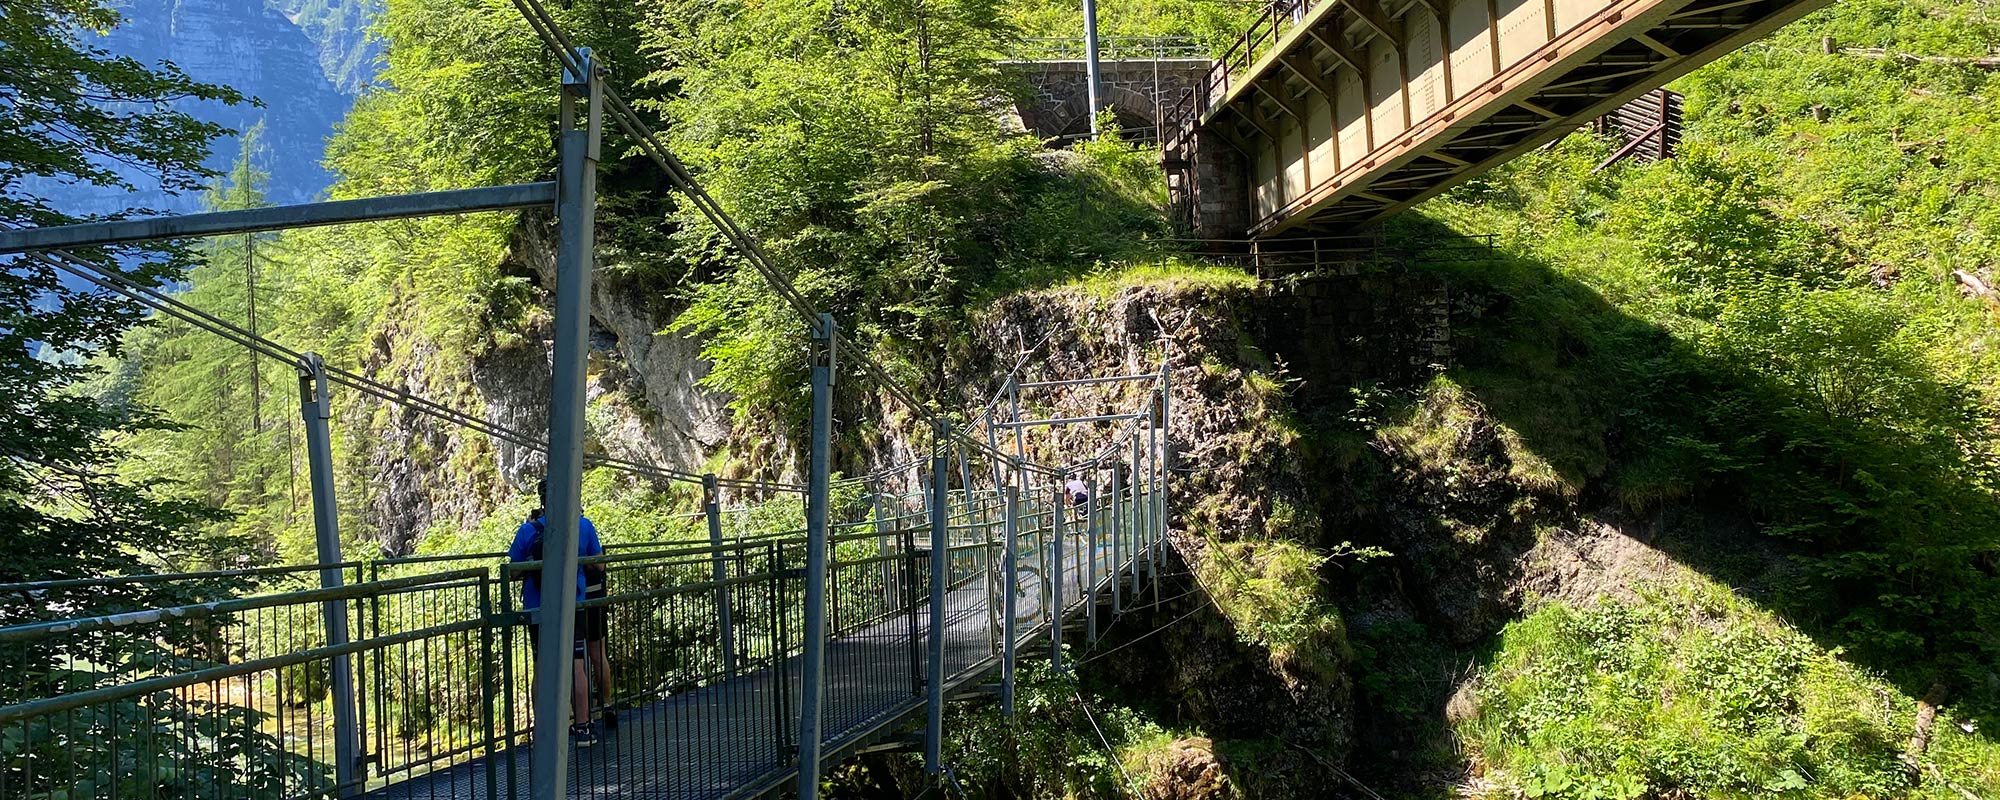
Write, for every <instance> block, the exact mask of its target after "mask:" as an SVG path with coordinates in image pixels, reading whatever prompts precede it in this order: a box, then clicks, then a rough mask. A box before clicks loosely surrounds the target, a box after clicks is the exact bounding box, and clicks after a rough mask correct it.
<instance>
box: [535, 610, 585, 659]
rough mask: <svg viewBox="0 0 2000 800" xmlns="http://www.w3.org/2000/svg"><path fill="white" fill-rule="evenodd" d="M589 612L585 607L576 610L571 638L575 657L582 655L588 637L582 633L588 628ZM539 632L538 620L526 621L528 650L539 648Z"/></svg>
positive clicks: (540, 627) (540, 629) (540, 630)
mask: <svg viewBox="0 0 2000 800" xmlns="http://www.w3.org/2000/svg"><path fill="white" fill-rule="evenodd" d="M589 613H590V612H589V610H587V609H581V608H579V609H577V610H576V631H575V634H574V636H573V637H572V638H574V639H575V642H574V644H575V645H576V657H577V658H582V657H583V652H584V645H585V643H586V642H588V641H589V639H588V638H587V637H586V636H584V633H585V632H586V631H588V630H589V629H590V623H589V616H588V615H589ZM536 616H539V615H536ZM530 619H533V617H532V616H531V617H530ZM541 632H542V625H541V623H539V622H529V623H528V649H529V650H530V651H535V650H540V649H541V635H540V634H541Z"/></svg>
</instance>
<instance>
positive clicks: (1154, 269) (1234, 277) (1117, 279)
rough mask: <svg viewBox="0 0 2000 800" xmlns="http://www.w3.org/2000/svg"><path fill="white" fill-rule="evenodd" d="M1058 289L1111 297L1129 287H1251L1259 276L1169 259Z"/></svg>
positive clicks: (1099, 274)
mask: <svg viewBox="0 0 2000 800" xmlns="http://www.w3.org/2000/svg"><path fill="white" fill-rule="evenodd" d="M1056 288H1057V289H1060V290H1066V291H1072V292H1081V293H1083V294H1087V295H1090V296H1092V297H1098V298H1104V299H1109V298H1112V297H1116V296H1117V295H1118V293H1119V292H1123V291H1125V290H1127V289H1165V290H1167V291H1172V292H1186V291H1194V290H1199V289H1238V290H1249V289H1255V288H1257V277H1256V276H1254V275H1251V274H1250V273H1248V272H1245V271H1244V270H1243V269H1242V268H1241V267H1234V266H1229V265H1226V264H1214V263H1208V262H1201V261H1190V260H1184V259H1180V258H1169V259H1165V260H1161V261H1150V262H1145V263H1137V264H1128V265H1122V266H1116V267H1108V268H1103V269H1099V270H1096V271H1093V272H1091V273H1089V274H1087V275H1083V276H1080V277H1077V278H1074V279H1072V280H1070V281H1068V282H1066V283H1062V284H1059V285H1057V287H1056Z"/></svg>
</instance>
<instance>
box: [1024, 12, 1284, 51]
mask: <svg viewBox="0 0 2000 800" xmlns="http://www.w3.org/2000/svg"><path fill="white" fill-rule="evenodd" d="M1257 10H1258V9H1257V7H1256V6H1255V5H1254V4H1250V3H1236V2H1228V0H1182V1H1181V2H1172V3H1163V2H1156V0H1106V2H1101V3H1098V4H1097V30H1098V34H1099V35H1100V36H1106V37H1111V36H1187V37H1192V38H1193V39H1195V40H1196V41H1198V42H1201V43H1202V44H1205V45H1207V46H1208V48H1209V50H1210V52H1211V53H1213V54H1215V55H1220V54H1221V53H1222V51H1223V50H1225V49H1227V48H1228V47H1229V44H1230V43H1231V42H1233V41H1235V40H1236V38H1237V37H1239V36H1242V35H1243V31H1244V30H1246V29H1248V28H1249V26H1250V21H1251V20H1252V19H1254V18H1255V16H1256V14H1257ZM1007 16H1008V18H1009V19H1010V20H1011V21H1012V22H1013V24H1014V25H1015V27H1017V28H1018V29H1019V30H1020V31H1021V32H1022V35H1024V36H1031V37H1063V38H1080V37H1082V36H1083V10H1082V7H1081V5H1079V4H1077V3H1065V2H1056V1H1055V0H1021V2H1014V3H1009V4H1008V5H1007Z"/></svg>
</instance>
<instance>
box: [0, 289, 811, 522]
mask: <svg viewBox="0 0 2000 800" xmlns="http://www.w3.org/2000/svg"><path fill="white" fill-rule="evenodd" d="M27 256H28V257H29V258H32V259H34V260H37V261H40V262H41V263H44V264H47V265H49V266H52V267H54V268H56V269H58V270H61V271H63V272H66V273H69V274H71V275H74V276H76V277H79V278H82V279H84V280H86V281H89V282H91V283H93V284H95V285H98V286H102V287H104V288H106V289H109V290H111V291H112V292H115V293H117V294H119V295H121V296H123V297H126V298H128V299H131V300H133V301H135V302H138V303H139V304H141V305H144V306H146V307H148V308H151V309H154V310H156V311H159V312H161V313H164V314H167V315H169V316H172V317H174V318H176V319H179V320H181V321H183V322H186V323H188V324H190V325H193V326H195V327H197V328H200V329H202V330H205V331H207V332H209V333H212V334H214V335H216V336H219V337H222V338H223V339H225V340H227V341H230V342H232V343H234V344H237V345H239V346H241V347H244V348H246V349H249V350H251V351H253V352H256V353H259V354H261V355H265V356H269V357H271V358H277V359H285V360H289V361H291V362H292V363H295V364H296V363H300V362H303V361H304V360H305V354H304V353H301V352H299V351H297V350H294V349H292V348H290V347H287V346H285V345H283V344H280V343H278V342H276V341H273V340H271V339H269V338H266V337H264V336H260V335H257V334H252V333H250V332H249V331H246V330H244V329H243V328H241V327H239V326H237V325H236V324H235V323H232V322H230V321H228V320H225V319H222V318H221V317H218V316H216V315H214V314H211V313H209V312H207V311H204V310H202V309H200V308H196V307H194V306H192V305H189V304H187V303H185V302H182V301H180V300H178V299H176V298H174V297H173V296H171V295H169V294H167V293H165V292H161V291H159V290H157V289H154V288H152V287H149V286H146V285H144V284H141V283H138V282H137V281H134V280H132V279H131V278H129V277H127V276H125V275H124V274H123V273H121V272H119V271H118V270H116V269H113V268H110V267H106V266H103V265H99V264H95V263H92V262H90V261H87V260H85V259H81V258H78V257H76V256H75V255H74V254H71V253H69V252H66V251H60V250H57V251H49V252H43V253H30V254H27ZM323 366H324V369H325V370H326V372H327V378H328V380H330V381H332V382H334V383H337V384H340V385H342V386H345V387H348V388H350V389H354V390H355V391H358V392H361V393H363V394H366V395H368V396H370V397H374V398H376V399H379V400H382V401H384V402H389V403H393V404H397V405H401V406H404V407H407V408H410V409H413V410H416V411H417V412H419V413H422V414H425V415H426V416H430V417H433V418H435V419H438V420H440V421H443V422H447V423H450V424H454V425H458V426H460V427H463V428H466V429H469V430H472V431H474V432H476V433H481V434H484V435H486V436H488V437H491V438H493V439H496V440H499V441H504V442H508V443H511V444H515V445H519V446H522V447H526V448H529V449H532V450H538V451H546V450H547V449H548V445H547V443H545V442H543V441H542V440H541V439H539V438H536V437H535V436H532V435H530V434H527V433H524V432H521V431H517V430H514V429H511V428H507V427H505V426H502V425H499V424H496V423H493V422H490V421H488V420H485V419H482V418H480V417H476V416H473V415H470V414H467V413H465V412H463V411H459V410H458V409H455V408H452V407H450V406H446V405H443V404H441V403H437V402H435V401H432V400H430V399H427V398H425V397H422V396H419V395H416V394H413V393H411V392H410V391H408V390H406V389H399V388H396V387H393V386H389V385H387V384H384V383H381V382H379V381H376V380H373V379H370V378H367V377H365V376H362V375H360V374H357V373H354V372H350V371H348V370H344V369H340V368H338V367H333V366H327V365H323ZM585 463H587V464H589V465H592V466H601V467H608V468H611V469H615V470H618V471H622V472H626V473H631V474H640V475H645V476H648V477H654V478H662V479H666V480H670V481H679V482H686V483H700V482H701V481H702V476H701V475H698V474H695V473H691V472H687V471H684V470H677V469H673V468H670V467H663V466H659V465H656V464H647V463H643V462H638V461H632V460H629V459H619V458H610V457H606V456H586V458H585ZM717 483H718V484H720V485H724V486H728V487H730V488H735V489H755V490H763V491H776V492H797V491H804V489H805V487H803V486H799V485H797V484H789V483H780V482H773V481H755V480H746V479H740V478H723V479H718V481H717Z"/></svg>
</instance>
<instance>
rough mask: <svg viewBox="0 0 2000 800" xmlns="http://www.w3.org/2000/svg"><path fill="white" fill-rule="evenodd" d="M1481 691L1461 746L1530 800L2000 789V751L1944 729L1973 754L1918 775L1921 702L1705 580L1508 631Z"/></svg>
mask: <svg viewBox="0 0 2000 800" xmlns="http://www.w3.org/2000/svg"><path fill="white" fill-rule="evenodd" d="M1475 680H1476V683H1475V686H1476V694H1477V698H1478V702H1477V712H1476V714H1475V715H1473V716H1472V717H1470V718H1469V719H1466V720H1464V721H1462V722H1461V723H1460V726H1459V733H1460V735H1461V736H1463V737H1464V739H1465V740H1466V742H1467V744H1469V745H1470V746H1471V747H1472V749H1473V752H1474V753H1476V754H1477V756H1478V757H1479V759H1480V760H1481V762H1482V763H1483V764H1485V765H1486V767H1487V768H1488V770H1489V775H1488V778H1490V779H1493V780H1494V781H1496V782H1497V783H1499V784H1500V785H1504V786H1514V787H1516V788H1518V789H1519V790H1520V791H1521V792H1522V793H1523V794H1525V795H1526V796H1528V797H1548V798H1575V799H1576V800H1584V799H1585V798H1590V799H1591V800H1599V799H1602V800H1632V798H1637V797H1642V796H1674V795H1676V794H1677V793H1684V794H1685V795H1686V796H1693V797H1753V796H1754V797H1791V798H1846V797H1853V796H1867V797H1948V796H1951V795H1952V793H1953V790H1952V788H1951V787H1952V786H1954V785H1955V786H1968V787H1973V788H1974V789H1976V790H1978V791H1983V792H1993V791H2000V747H1995V746H1994V745H1993V744H1991V743H1990V742H1985V741H1984V740H1983V739H1981V738H1979V737H1978V736H1976V735H1968V734H1966V733H1964V732H1962V731H1960V730H1959V729H1958V728H1956V727H1955V726H1952V725H1949V724H1946V723H1945V722H1944V718H1943V717H1941V718H1940V721H1939V724H1938V725H1937V726H1936V727H1935V728H1934V729H1933V730H1934V733H1933V735H1934V736H1936V737H1937V744H1936V745H1935V746H1936V747H1937V748H1938V749H1939V750H1940V751H1948V752H1950V753H1953V754H1955V755H1953V756H1951V757H1948V758H1944V759H1938V760H1933V759H1937V756H1926V757H1925V759H1926V764H1927V766H1926V767H1925V769H1924V770H1923V771H1913V770H1911V769H1910V768H1908V767H1907V766H1906V765H1905V764H1904V763H1903V761H1902V760H1901V758H1900V757H1901V755H1902V752H1903V747H1904V743H1905V741H1906V740H1907V739H1908V737H1909V732H1910V730H1911V729H1912V727H1913V725H1914V719H1915V716H1916V703H1915V702H1914V701H1912V700H1911V699H1909V698H1908V697H1906V696H1903V695H1901V694H1899V693H1897V692H1895V691H1894V690H1893V689H1892V688H1891V687H1890V686H1889V685H1887V684H1885V683H1884V682H1883V680H1882V678H1881V677H1880V676H1879V675H1875V674H1871V673H1869V672H1867V671H1864V670H1862V669H1859V668H1856V667H1854V666H1852V665H1850V664H1848V663H1846V662H1845V661H1843V660H1842V659H1841V657H1840V653H1839V652H1838V651H1827V650H1823V649H1821V648H1819V647H1818V646H1816V645H1815V644H1814V643H1813V642H1812V640H1810V639H1808V638H1807V637H1806V636H1804V635H1803V634H1801V633H1800V632H1799V631H1798V630H1797V629H1795V628H1792V627H1791V626H1789V625H1786V624H1784V623H1783V622H1781V621H1780V620H1778V619H1776V618H1774V617H1772V616H1771V615H1770V614H1768V613H1767V612H1764V611H1762V610H1759V609H1757V608H1756V607H1755V606H1754V605H1752V604H1750V603H1748V602H1745V601H1744V600H1742V599H1740V598H1738V597H1737V596H1736V595H1735V594H1734V593H1732V592H1731V591H1729V590H1728V589H1727V588H1725V587H1722V586H1720V585H1717V584H1715V583H1712V582H1708V581H1706V580H1703V579H1699V578H1689V579H1686V580H1684V581H1677V582H1663V583H1661V584H1657V585H1652V586H1648V587H1645V588H1642V589H1641V590H1639V592H1638V593H1637V595H1636V596H1635V597H1633V598H1630V599H1613V598H1605V599H1601V600H1599V601H1597V602H1595V603H1594V604H1590V605H1584V606H1574V605H1569V604H1564V603H1558V602H1549V603H1546V604H1544V605H1542V606H1541V607H1539V608H1537V609H1536V610H1534V611H1533V612H1532V613H1530V614H1529V615H1528V616H1527V617H1526V618H1524V619H1522V620H1520V621H1518V622H1515V623H1513V624H1511V625H1509V626H1508V627H1507V629H1506V630H1505V631H1503V632H1502V633H1501V635H1500V639H1499V642H1498V644H1497V649H1496V651H1495V653H1494V655H1493V657H1492V660H1491V661H1490V662H1489V663H1488V664H1487V665H1486V667H1485V668H1484V670H1483V671H1482V672H1481V673H1479V674H1478V676H1477V677H1476V679H1475ZM1948 716H1949V714H1948V713H1947V715H1946V717H1948ZM1968 750H1970V751H1971V752H1974V753H1976V754H1977V755H1974V756H1972V757H1970V758H1966V757H1964V754H1965V753H1966V752H1967V751H1968ZM1932 763H1935V764H1936V769H1937V771H1936V772H1935V773H1932V772H1930V771H1929V770H1930V767H1929V766H1928V764H1932ZM1918 775H1921V776H1922V777H1917V776H1918Z"/></svg>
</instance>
